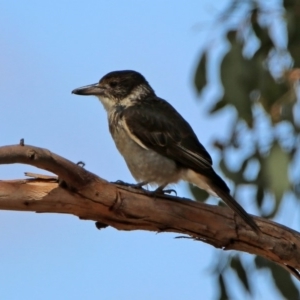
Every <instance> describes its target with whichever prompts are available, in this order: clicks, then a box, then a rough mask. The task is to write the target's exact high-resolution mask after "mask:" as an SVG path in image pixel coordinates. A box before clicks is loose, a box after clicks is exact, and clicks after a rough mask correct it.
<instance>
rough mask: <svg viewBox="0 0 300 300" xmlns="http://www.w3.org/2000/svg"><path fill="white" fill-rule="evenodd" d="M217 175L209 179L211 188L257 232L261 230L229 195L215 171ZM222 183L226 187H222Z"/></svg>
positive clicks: (223, 183)
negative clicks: (213, 178)
mask: <svg viewBox="0 0 300 300" xmlns="http://www.w3.org/2000/svg"><path fill="white" fill-rule="evenodd" d="M215 175H216V176H217V177H215V180H211V181H210V182H211V184H210V187H211V189H212V190H213V191H214V192H215V193H216V194H217V195H218V196H219V197H220V198H221V199H222V200H223V201H224V202H225V203H226V204H227V205H228V206H229V207H230V208H231V209H232V210H233V211H234V212H235V213H237V214H238V215H239V216H240V217H241V218H242V219H243V220H244V221H245V222H246V223H247V224H248V225H249V226H250V227H251V228H252V229H253V230H254V231H255V232H256V233H257V234H259V233H260V232H261V230H260V228H259V227H258V226H257V224H256V223H255V222H254V220H253V218H252V217H251V216H250V215H249V214H248V213H247V212H246V211H245V210H244V209H243V208H242V206H241V205H239V204H238V202H236V200H235V199H234V198H233V197H232V196H231V195H230V193H229V189H228V187H227V185H226V184H225V182H224V181H223V180H222V179H221V177H220V176H219V175H218V174H216V173H215ZM224 185H225V187H226V188H224Z"/></svg>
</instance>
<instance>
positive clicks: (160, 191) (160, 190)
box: [153, 186, 177, 196]
mask: <svg viewBox="0 0 300 300" xmlns="http://www.w3.org/2000/svg"><path fill="white" fill-rule="evenodd" d="M164 188H165V186H159V187H158V188H157V189H156V190H154V191H153V194H154V195H165V194H171V193H174V194H175V195H176V196H177V192H176V191H175V190H174V189H167V190H164Z"/></svg>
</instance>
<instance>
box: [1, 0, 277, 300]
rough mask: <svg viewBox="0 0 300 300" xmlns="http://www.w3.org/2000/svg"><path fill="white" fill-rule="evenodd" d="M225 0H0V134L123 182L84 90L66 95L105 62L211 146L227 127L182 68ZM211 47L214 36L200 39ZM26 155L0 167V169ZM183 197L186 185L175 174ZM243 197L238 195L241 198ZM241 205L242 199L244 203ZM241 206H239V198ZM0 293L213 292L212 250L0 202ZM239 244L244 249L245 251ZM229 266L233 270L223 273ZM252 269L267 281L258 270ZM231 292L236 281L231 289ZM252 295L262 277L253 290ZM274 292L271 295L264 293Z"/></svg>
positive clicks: (101, 115) (123, 171)
mask: <svg viewBox="0 0 300 300" xmlns="http://www.w3.org/2000/svg"><path fill="white" fill-rule="evenodd" d="M224 5H225V1H216V2H214V3H211V1H208V0H206V1H195V0H193V1H189V2H183V1H177V2H175V1H173V2H171V1H157V0H155V1H138V0H136V1H134V0H128V1H116V0H112V1H103V0H98V1H92V0H87V1H84V2H83V1H66V0H62V1H47V0H46V1H29V2H25V1H3V0H2V1H1V0H0V11H1V18H0V94H1V100H0V118H1V130H0V143H1V145H11V144H17V143H18V142H19V140H20V139H21V138H24V139H25V143H26V144H30V145H34V146H38V147H43V148H47V149H49V150H51V151H52V152H55V153H57V154H59V155H61V156H64V157H66V158H67V159H69V160H72V161H74V162H78V161H84V162H85V163H86V168H87V169H88V170H89V171H91V172H94V173H95V174H97V175H99V176H100V177H102V178H105V179H106V180H109V181H115V180H117V179H121V180H123V181H125V182H134V180H133V178H132V176H131V175H130V173H129V171H128V170H127V167H126V164H125V162H124V161H123V159H122V157H121V155H120V154H119V153H118V152H117V150H116V148H115V146H114V144H113V141H112V139H111V137H110V135H109V132H108V126H107V117H106V113H105V111H104V109H103V107H102V105H101V104H99V102H98V101H97V99H96V98H93V97H79V96H76V95H72V94H71V91H72V90H73V89H74V88H77V87H80V86H83V85H87V84H91V83H95V82H97V81H98V80H99V79H100V78H101V77H102V76H103V75H105V74H106V73H108V72H110V71H115V70H124V69H132V70H136V71H139V72H141V73H142V74H143V75H144V76H145V77H146V79H147V80H148V81H149V83H150V84H151V86H152V87H153V88H154V90H155V91H156V93H157V95H159V96H160V97H162V98H164V99H166V100H168V101H169V102H171V103H172V105H173V106H174V107H175V108H176V109H177V110H178V111H180V113H181V114H182V115H183V116H184V118H186V119H187V120H188V122H189V123H190V124H191V125H192V127H193V128H194V130H195V132H196V134H197V135H198V137H199V139H200V140H201V142H202V143H203V144H204V145H205V147H206V148H207V149H208V150H209V151H210V152H211V154H212V157H213V158H215V157H216V155H217V154H216V153H215V152H214V150H213V148H212V145H211V142H212V140H213V139H214V138H216V137H218V136H222V134H223V133H224V132H226V128H228V126H229V125H228V124H229V122H228V117H227V116H226V115H224V114H222V115H220V114H219V115H217V116H216V117H214V119H213V120H214V122H212V118H210V119H208V118H207V116H206V114H205V103H207V101H209V99H210V98H214V97H215V96H216V95H218V94H219V93H220V91H219V90H213V89H212V90H207V91H206V93H205V95H204V96H203V99H202V102H201V101H198V100H199V98H197V95H196V91H195V89H194V87H193V84H192V80H193V74H194V71H195V67H196V63H197V59H198V57H199V54H200V53H201V50H202V49H203V47H204V46H207V43H208V42H209V41H211V40H210V39H209V36H210V34H211V33H212V32H214V31H216V30H217V29H218V28H217V26H218V25H217V24H216V22H215V17H216V16H217V14H218V13H219V12H220V11H221V9H222V8H223V7H224ZM211 46H213V47H215V48H216V49H220V51H222V47H220V45H211ZM29 171H32V172H36V173H42V174H44V173H46V172H45V171H43V170H38V169H35V168H33V167H31V166H27V165H10V166H1V167H0V179H19V178H23V177H24V175H23V174H24V172H29ZM176 190H177V191H178V195H179V196H186V197H189V196H190V194H189V193H188V191H187V188H186V185H185V184H184V183H180V184H178V185H177V186H176ZM243 204H244V203H243ZM250 209H251V207H250ZM248 211H250V212H251V210H249V209H248ZM0 228H1V229H0V266H1V269H0V297H1V299H32V300H34V299H58V300H59V299H83V298H85V299H133V300H134V299H145V300H147V299H149V300H150V299H158V300H159V299H174V300H176V299H191V300H193V299H213V297H215V296H216V294H217V288H216V284H217V281H216V279H215V278H214V277H213V272H212V270H211V262H212V261H213V258H214V255H216V253H217V251H220V250H215V249H214V248H212V247H211V246H208V245H206V244H204V243H200V242H194V241H191V240H188V239H179V240H177V239H174V237H176V235H175V234H171V233H161V234H155V233H153V232H146V231H132V232H123V231H117V230H116V229H113V228H107V229H105V230H101V231H98V230H97V229H96V228H95V225H94V222H91V221H82V220H79V219H78V218H76V217H74V216H70V215H58V214H36V213H24V212H7V211H0ZM251 259H252V258H251V256H249V260H251ZM231 276H234V275H231ZM257 278H258V279H259V278H261V279H263V280H264V284H269V285H270V286H272V283H271V282H270V280H268V278H266V276H265V274H264V273H263V272H260V273H259V274H257ZM233 292H234V294H235V295H238V296H237V297H239V296H241V295H243V290H239V288H235V289H234V291H233ZM262 295H264V286H263V285H262V287H261V288H260V289H259V291H258V292H257V295H256V296H257V299H259V298H260V297H261V296H262ZM273 299H276V298H273Z"/></svg>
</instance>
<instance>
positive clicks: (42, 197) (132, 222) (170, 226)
mask: <svg viewBox="0 0 300 300" xmlns="http://www.w3.org/2000/svg"><path fill="white" fill-rule="evenodd" d="M11 163H25V164H29V165H33V166H36V167H39V168H42V169H45V170H48V171H51V172H53V173H55V174H56V175H58V176H59V177H60V179H61V180H63V181H64V182H65V183H66V185H64V184H63V185H60V184H59V183H58V182H57V181H56V180H55V178H53V177H51V176H50V177H48V176H36V175H32V176H34V177H35V178H33V179H24V180H7V181H0V209H2V210H18V211H35V212H47V213H65V214H73V215H75V216H78V217H79V218H80V219H86V220H94V221H97V222H98V227H105V226H106V225H109V226H112V227H114V228H117V229H119V230H149V231H156V232H176V233H180V234H185V235H188V236H189V237H191V238H193V239H195V240H199V241H202V242H205V243H208V244H210V245H212V246H214V247H216V248H221V249H223V250H238V251H244V252H248V253H252V254H256V255H260V256H262V257H265V258H267V259H269V260H271V261H273V262H275V263H277V264H279V265H281V266H282V267H284V268H285V269H286V270H287V271H289V272H290V273H291V274H293V275H294V276H296V277H297V278H298V279H300V276H299V272H298V271H297V270H300V250H299V249H300V234H299V233H298V232H296V231H294V230H292V229H289V228H287V227H285V226H282V225H279V224H276V223H275V222H272V221H269V220H266V219H263V218H259V217H254V219H255V221H256V223H257V224H258V226H259V227H260V228H261V231H262V233H261V234H260V235H257V234H256V233H255V232H253V231H252V230H251V228H249V227H248V226H247V225H246V224H245V223H244V222H243V221H242V220H241V219H240V218H239V217H237V216H236V215H235V214H234V213H233V212H232V210H230V209H229V208H227V207H219V206H212V205H208V204H204V203H199V202H195V201H192V200H189V199H183V198H178V197H173V196H165V195H162V196H159V197H158V196H157V195H156V196H155V197H154V196H153V195H152V194H150V193H149V192H147V191H143V190H136V189H133V188H129V187H124V186H120V185H116V184H111V183H108V182H107V181H105V180H103V179H101V178H99V177H98V176H96V175H94V174H92V173H90V172H88V171H86V170H85V169H83V168H82V167H80V166H78V165H76V164H74V163H72V162H71V161H69V160H66V159H65V158H63V157H61V156H58V155H56V154H54V153H51V152H50V151H48V150H46V149H41V148H37V147H33V146H28V145H27V146H25V145H14V146H4V147H0V164H11Z"/></svg>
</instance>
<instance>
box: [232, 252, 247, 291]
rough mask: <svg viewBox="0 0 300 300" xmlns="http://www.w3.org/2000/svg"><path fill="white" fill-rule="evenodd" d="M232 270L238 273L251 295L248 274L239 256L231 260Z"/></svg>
mask: <svg viewBox="0 0 300 300" xmlns="http://www.w3.org/2000/svg"><path fill="white" fill-rule="evenodd" d="M230 265H231V268H232V269H233V270H234V271H235V272H236V274H237V276H238V277H239V279H240V281H241V282H242V284H243V285H244V287H245V289H246V290H247V291H248V292H249V294H251V290H250V286H249V282H248V276H247V272H246V271H245V269H244V267H243V265H242V264H241V261H240V259H239V257H238V256H235V257H233V258H232V260H231V264H230Z"/></svg>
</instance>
